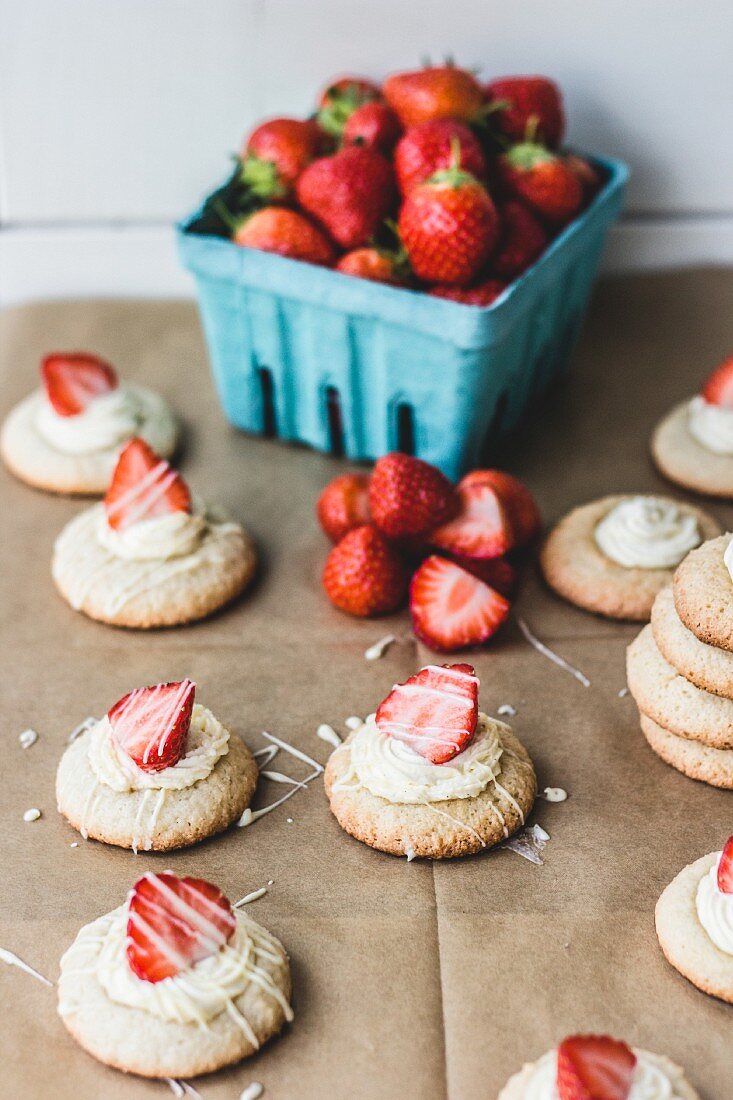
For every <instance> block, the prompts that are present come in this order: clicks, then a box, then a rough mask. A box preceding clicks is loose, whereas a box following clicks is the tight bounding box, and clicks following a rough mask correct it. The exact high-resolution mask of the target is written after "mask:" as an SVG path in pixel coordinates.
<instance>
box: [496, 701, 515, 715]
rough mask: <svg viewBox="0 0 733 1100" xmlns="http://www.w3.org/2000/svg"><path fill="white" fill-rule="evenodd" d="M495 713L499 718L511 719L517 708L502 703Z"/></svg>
mask: <svg viewBox="0 0 733 1100" xmlns="http://www.w3.org/2000/svg"><path fill="white" fill-rule="evenodd" d="M496 713H497V714H498V715H499V717H500V718H513V717H514V715H515V714H516V713H517V708H516V707H513V706H512V704H511V703H502V704H501V706H500V707H498V708H497V711H496Z"/></svg>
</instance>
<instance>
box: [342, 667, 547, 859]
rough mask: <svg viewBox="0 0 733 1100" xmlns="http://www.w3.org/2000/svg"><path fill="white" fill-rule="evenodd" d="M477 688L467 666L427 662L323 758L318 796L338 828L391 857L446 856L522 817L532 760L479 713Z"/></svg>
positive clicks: (529, 798)
mask: <svg viewBox="0 0 733 1100" xmlns="http://www.w3.org/2000/svg"><path fill="white" fill-rule="evenodd" d="M478 687H479V684H478V678H477V677H476V675H475V673H474V670H473V668H472V667H471V666H470V665H449V666H445V665H443V666H437V665H428V666H427V667H426V668H424V669H422V670H421V671H420V672H419V673H417V675H416V676H412V677H410V679H409V680H407V681H406V682H405V683H404V684H397V685H396V686H395V688H394V689H393V690H392V692H391V693H390V694H389V695H388V696H387V698H386V699H385V700H384V701H383V702H382V704H381V705H380V707H379V708H378V710H377V712H376V714H375V715H371V716H370V717H369V718H368V719H367V720H366V722H364V724H363V725H362V726H361V727H360V728H359V729H357V730H354V731H353V732H352V733H351V735H350V736H349V737H348V739H347V740H346V741H344V743H343V745H341V746H340V747H339V748H338V749H337V750H336V751H335V752H334V753H333V754H332V755H331V757H330V759H329V761H328V764H327V766H326V773H325V777H324V780H325V788H326V794H327V796H328V799H329V803H330V807H331V811H332V813H333V814H334V816H335V817H336V819H337V821H338V823H339V825H340V826H341V827H342V828H343V829H344V830H345V831H346V832H347V833H349V834H350V835H351V836H353V837H356V839H357V840H361V841H363V842H364V843H365V844H368V845H369V846H370V847H372V848H377V849H379V850H380V851H383V852H388V853H390V854H391V855H397V856H407V857H408V858H410V859H411V858H413V857H414V856H423V857H427V858H430V859H448V858H452V857H455V856H463V855H470V854H472V853H475V852H479V851H482V850H484V849H488V848H491V847H493V846H494V845H496V844H499V843H500V842H501V841H502V840H505V839H506V838H507V837H509V836H511V835H512V833H514V832H516V830H517V829H519V828H520V827H521V826H522V825H523V824H524V822H525V820H526V818H527V815H528V814H529V812H530V810H531V809H532V805H533V803H534V799H535V795H536V793H537V780H536V777H535V773H534V768H533V766H532V762H531V760H530V758H529V755H528V754H527V752H526V750H525V748H524V747H523V745H521V744H520V742H519V741H518V740H517V738H516V737H515V736H514V734H513V733H512V731H511V729H510V728H509V726H507V725H505V724H504V723H503V722H498V721H495V720H494V719H492V718H489V717H488V716H487V715H485V714H482V713H479V710H478Z"/></svg>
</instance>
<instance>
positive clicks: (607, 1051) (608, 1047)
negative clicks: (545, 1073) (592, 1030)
mask: <svg viewBox="0 0 733 1100" xmlns="http://www.w3.org/2000/svg"><path fill="white" fill-rule="evenodd" d="M635 1068H636V1055H635V1054H634V1052H633V1050H631V1049H630V1047H628V1046H627V1045H626V1043H622V1042H621V1041H620V1040H618V1039H612V1038H610V1036H608V1035H570V1036H569V1037H568V1038H567V1039H564V1040H563V1041H562V1043H560V1045H559V1047H558V1048H557V1091H558V1093H559V1094H560V1100H628V1097H629V1096H630V1094H631V1086H632V1083H633V1078H634V1070H635Z"/></svg>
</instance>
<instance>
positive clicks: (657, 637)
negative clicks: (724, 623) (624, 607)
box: [652, 587, 733, 699]
mask: <svg viewBox="0 0 733 1100" xmlns="http://www.w3.org/2000/svg"><path fill="white" fill-rule="evenodd" d="M652 631H653V633H654V641H655V642H656V643H657V648H658V649H659V652H660V653H661V654H662V656H663V657H664V659H665V660H666V661H669V663H670V664H671V665H673V666H674V667H675V668H676V669H677V671H678V672H679V674H680V676H684V678H685V679H686V680H689V681H690V683H692V684H694V685H695V687H699V688H702V689H703V690H704V691H710V692H712V693H713V694H714V695H722V696H723V697H724V698H726V699H733V653H731V652H729V651H728V650H727V649H716V648H715V647H714V646H710V645H705V643H704V642H701V641H700V640H699V638H696V637H695V635H694V634H693V633H692V631H690V630H688V629H687V627H686V626H685V625H684V623H683V622H682V620H681V619H680V617H679V615H678V614H677V611H676V609H675V606H674V596H673V595H672V589H671V587H670V588H663V589H662V591H661V592H660V593H659V595H658V596H657V598H656V600H655V601H654V606H653V607H652Z"/></svg>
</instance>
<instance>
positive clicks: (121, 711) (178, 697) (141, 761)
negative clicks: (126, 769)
mask: <svg viewBox="0 0 733 1100" xmlns="http://www.w3.org/2000/svg"><path fill="white" fill-rule="evenodd" d="M195 693H196V685H195V684H194V683H193V681H191V680H181V681H180V682H177V683H170V684H156V685H155V687H146V688H136V689H135V691H131V692H129V693H128V694H127V695H124V696H123V697H122V699H120V700H118V702H116V703H115V705H114V706H113V707H111V708H110V710H109V711H108V713H107V717H108V719H109V723H110V725H111V727H112V737H113V739H114V742H115V744H116V745H117V746H118V747H119V748H120V749H121V750H122V751H123V752H124V753H126V755H127V756H129V757H130V759H131V760H132V761H133V762H134V763H135V764H137V766H138V767H139V768H141V769H142V770H143V771H145V772H159V771H162V770H163V769H164V768H169V767H172V766H173V765H174V764H177V763H178V761H179V760H180V759H181V757H182V756H183V753H184V751H185V747H186V738H187V736H188V730H189V727H190V725H191V713H192V711H193V702H194V696H195Z"/></svg>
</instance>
